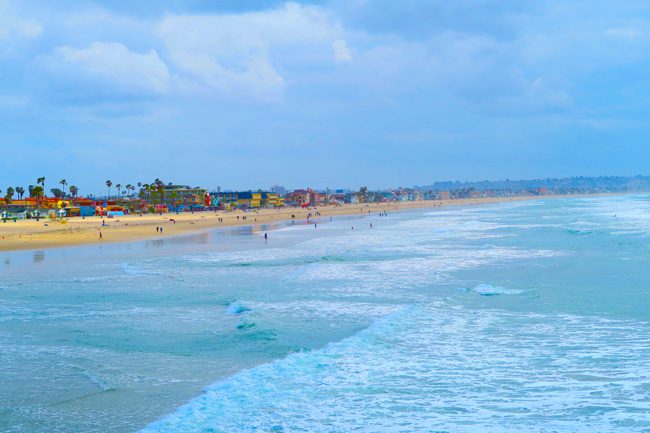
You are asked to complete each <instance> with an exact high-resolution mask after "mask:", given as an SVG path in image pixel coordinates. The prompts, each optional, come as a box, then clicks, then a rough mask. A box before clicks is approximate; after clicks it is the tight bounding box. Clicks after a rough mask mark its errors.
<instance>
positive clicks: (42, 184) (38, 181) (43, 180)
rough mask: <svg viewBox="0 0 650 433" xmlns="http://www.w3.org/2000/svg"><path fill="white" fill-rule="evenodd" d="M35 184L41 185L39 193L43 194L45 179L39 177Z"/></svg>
mask: <svg viewBox="0 0 650 433" xmlns="http://www.w3.org/2000/svg"><path fill="white" fill-rule="evenodd" d="M36 183H37V184H39V183H40V184H41V186H42V187H43V188H42V190H41V193H42V194H43V193H45V178H44V177H39V178H38V179H36Z"/></svg>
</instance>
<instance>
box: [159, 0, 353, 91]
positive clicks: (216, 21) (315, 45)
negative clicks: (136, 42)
mask: <svg viewBox="0 0 650 433" xmlns="http://www.w3.org/2000/svg"><path fill="white" fill-rule="evenodd" d="M156 30H157V34H158V35H159V37H160V38H161V39H162V42H163V44H164V46H165V56H166V58H168V59H169V61H170V65H172V67H173V69H174V71H175V73H176V74H177V75H178V76H177V79H178V82H179V84H180V87H181V89H182V90H183V91H197V92H201V93H203V92H204V91H206V90H208V91H211V92H213V93H215V94H217V95H219V96H237V97H241V96H244V97H245V96H249V97H253V98H259V99H271V100H273V99H276V98H278V97H280V96H281V95H282V92H283V91H284V88H285V86H286V83H287V79H288V78H289V79H290V78H291V77H287V74H288V73H289V72H288V71H290V69H291V68H289V67H288V66H287V65H291V66H292V67H295V66H299V65H300V64H301V63H304V64H307V63H312V64H313V63H318V62H331V57H330V56H331V55H328V54H327V52H328V51H329V50H331V46H332V43H333V42H334V41H337V40H339V39H340V38H341V36H342V34H343V30H342V28H341V26H340V25H339V24H338V23H337V22H336V21H335V20H334V19H332V17H330V15H329V14H328V13H327V12H326V11H325V10H324V9H322V8H319V7H315V6H301V5H298V4H294V3H287V4H285V5H284V6H283V7H281V8H278V9H274V10H269V11H262V12H250V13H241V14H221V15H216V14H212V15H168V16H166V17H165V18H164V19H163V20H162V21H161V22H160V23H159V24H158V26H157V29H156ZM342 50H347V48H345V46H344V47H343V48H342ZM330 52H331V51H330ZM339 55H341V56H342V58H345V57H346V54H345V52H343V51H341V52H340V53H339ZM347 56H349V52H348V53H347Z"/></svg>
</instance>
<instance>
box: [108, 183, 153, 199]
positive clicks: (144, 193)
mask: <svg viewBox="0 0 650 433" xmlns="http://www.w3.org/2000/svg"><path fill="white" fill-rule="evenodd" d="M136 186H137V188H139V189H140V191H139V193H138V197H140V198H144V199H151V198H153V197H154V196H161V197H164V191H165V183H164V182H163V181H161V180H160V179H158V178H156V179H155V180H154V181H153V182H152V183H144V182H138V183H137V184H135V185H132V184H130V183H128V184H126V185H122V184H120V183H118V184H115V189H117V195H116V198H122V197H123V195H122V188H124V193H125V196H126V197H135V190H136ZM106 187H107V189H108V195H107V197H108V198H111V188H112V187H113V181H111V180H110V179H109V180H107V181H106Z"/></svg>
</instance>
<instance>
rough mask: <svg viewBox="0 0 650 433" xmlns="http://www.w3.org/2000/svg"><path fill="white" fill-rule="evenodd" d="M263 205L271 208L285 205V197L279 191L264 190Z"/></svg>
mask: <svg viewBox="0 0 650 433" xmlns="http://www.w3.org/2000/svg"><path fill="white" fill-rule="evenodd" d="M262 206H264V207H270V208H274V207H282V206H284V197H281V196H280V195H279V194H278V193H274V192H263V193H262Z"/></svg>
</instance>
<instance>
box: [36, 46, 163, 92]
mask: <svg viewBox="0 0 650 433" xmlns="http://www.w3.org/2000/svg"><path fill="white" fill-rule="evenodd" d="M46 64H47V65H48V66H49V68H50V69H51V70H55V71H59V72H62V73H65V74H70V76H69V78H70V79H73V80H74V79H75V77H79V76H82V77H83V78H88V79H90V80H91V81H93V82H95V81H96V83H97V85H104V86H108V87H111V88H112V87H114V88H116V90H119V91H123V92H127V93H141V92H145V93H164V92H166V91H168V90H169V86H170V74H169V71H168V69H167V66H166V65H165V63H164V62H163V61H162V60H161V59H160V57H159V56H158V53H157V52H156V51H155V50H150V51H148V52H146V53H142V54H141V53H137V52H133V51H131V50H129V49H128V48H127V47H126V46H124V45H123V44H120V43H116V42H93V43H91V44H90V45H89V46H88V47H86V48H73V47H69V46H63V47H59V48H57V49H55V50H54V52H53V53H52V54H51V55H50V56H49V57H47V59H46ZM59 78H65V77H59Z"/></svg>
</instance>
